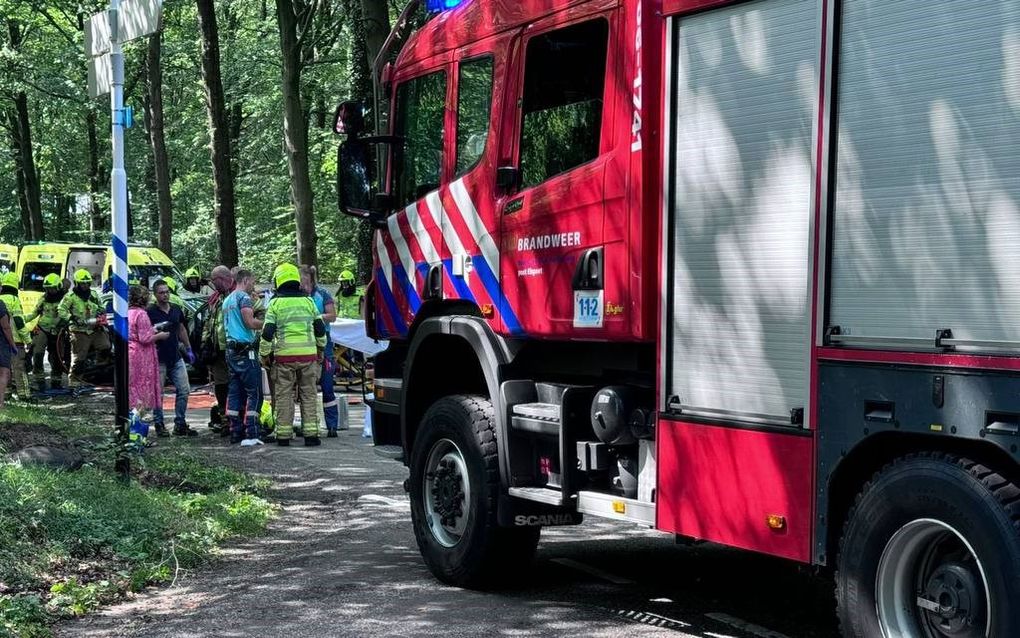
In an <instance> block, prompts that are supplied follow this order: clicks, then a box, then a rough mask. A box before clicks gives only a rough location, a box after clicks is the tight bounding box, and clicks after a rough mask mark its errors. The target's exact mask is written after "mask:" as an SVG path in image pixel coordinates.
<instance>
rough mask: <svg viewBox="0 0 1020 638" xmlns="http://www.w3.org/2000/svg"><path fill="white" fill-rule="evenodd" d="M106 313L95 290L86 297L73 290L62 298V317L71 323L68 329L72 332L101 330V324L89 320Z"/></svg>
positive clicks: (90, 332) (60, 310) (60, 313)
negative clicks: (83, 297)
mask: <svg viewBox="0 0 1020 638" xmlns="http://www.w3.org/2000/svg"><path fill="white" fill-rule="evenodd" d="M105 314H106V309H105V308H104V307H103V303H102V302H101V301H99V295H97V294H96V291H94V290H90V291H89V296H88V298H86V299H82V298H81V297H79V296H78V293H76V292H75V291H74V290H72V291H71V292H69V293H67V294H66V295H64V298H63V299H61V300H60V307H59V315H60V318H61V320H63V321H66V322H67V323H68V324H70V325H69V326H68V330H70V331H71V332H81V333H84V334H92V333H93V332H96V331H97V330H99V326H97V325H96V324H95V323H91V324H90V323H89V321H91V320H92V319H98V318H99V316H100V315H105Z"/></svg>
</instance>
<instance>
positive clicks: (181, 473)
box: [0, 406, 275, 638]
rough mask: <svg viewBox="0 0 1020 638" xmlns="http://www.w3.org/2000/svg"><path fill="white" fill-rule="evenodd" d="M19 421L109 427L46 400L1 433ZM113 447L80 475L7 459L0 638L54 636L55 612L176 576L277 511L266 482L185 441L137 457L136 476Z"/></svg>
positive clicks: (1, 512)
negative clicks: (121, 466) (197, 454)
mask: <svg viewBox="0 0 1020 638" xmlns="http://www.w3.org/2000/svg"><path fill="white" fill-rule="evenodd" d="M15 423H17V424H22V425H24V424H25V423H33V424H38V427H39V428H41V431H43V430H42V429H49V430H52V431H56V432H58V433H59V434H61V435H62V436H64V437H67V438H69V439H70V438H74V437H82V436H88V435H92V436H93V437H95V435H96V434H97V432H100V431H101V430H100V429H98V428H97V427H96V426H95V424H94V423H93V424H92V425H91V427H88V425H87V424H86V423H76V422H75V419H74V417H70V418H68V417H67V416H66V415H62V414H59V413H55V412H53V411H51V410H48V409H46V408H35V407H31V408H22V407H20V406H12V407H11V408H5V410H4V411H3V412H2V413H0V432H2V431H3V428H4V425H5V424H15ZM43 424H45V425H43ZM52 431H51V432H47V435H48V436H52V434H53V432H52ZM0 445H2V443H0ZM2 452H3V450H2V449H0V453H2ZM150 452H156V450H152V451H150ZM114 453H115V446H113V445H106V446H103V445H100V446H98V447H97V448H96V449H95V451H94V452H92V453H91V455H90V454H87V455H86V456H87V462H86V465H85V466H84V467H83V468H82V469H81V470H79V471H76V472H60V471H54V470H50V469H45V468H41V467H38V466H27V465H26V466H22V465H19V464H13V463H5V462H3V461H2V460H0V637H6V636H25V637H28V638H35V637H38V636H48V635H49V629H48V625H49V624H50V623H52V622H53V621H54V620H56V619H57V618H61V617H66V616H74V615H81V614H86V613H88V612H90V611H92V610H94V609H96V608H97V607H99V606H100V605H102V604H104V603H108V602H111V601H113V600H115V599H117V598H119V597H121V596H123V595H124V594H125V593H127V592H134V591H138V590H140V589H142V588H144V587H146V586H147V585H151V584H157V583H166V582H170V581H173V580H174V579H175V578H176V577H177V576H178V575H179V574H180V571H181V570H185V569H190V568H194V567H195V566H197V565H200V564H202V563H203V562H206V561H208V560H209V559H210V558H211V557H213V556H214V555H215V553H216V549H217V546H218V545H219V544H222V543H223V542H224V541H226V540H228V539H230V538H235V537H247V536H255V535H258V534H261V533H263V532H264V530H265V528H266V525H267V524H268V522H269V521H270V520H271V519H272V517H273V516H274V514H275V507H274V506H273V505H272V504H271V503H269V502H268V501H267V500H266V499H265V498H263V496H262V495H263V494H265V492H266V490H267V487H268V482H266V481H264V480H261V479H255V478H253V477H251V476H249V475H246V474H244V473H242V472H239V471H237V470H234V469H231V468H225V467H218V466H213V465H209V464H206V463H204V462H202V461H201V460H198V459H195V458H193V457H191V456H189V455H188V453H187V450H186V448H184V449H174V448H172V447H168V448H167V449H158V453H152V454H150V453H148V452H147V455H146V457H144V458H138V457H136V458H135V459H134V460H133V461H134V463H133V464H134V466H135V470H136V471H135V473H134V478H133V480H131V481H130V483H126V484H125V483H124V482H122V481H121V480H120V479H119V477H118V476H117V475H116V474H115V473H114V472H113V464H112V462H111V461H112V458H113V454H114Z"/></svg>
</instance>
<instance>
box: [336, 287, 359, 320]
mask: <svg viewBox="0 0 1020 638" xmlns="http://www.w3.org/2000/svg"><path fill="white" fill-rule="evenodd" d="M364 294H365V289H364V288H363V287H359V288H358V289H357V290H355V291H354V294H353V295H351V296H350V297H344V296H343V295H342V294H340V292H339V291H337V293H336V298H335V300H336V316H337V317H340V318H342V319H361V318H362V312H361V310H359V309H358V301H359V300H360V299H361V297H362V295H364Z"/></svg>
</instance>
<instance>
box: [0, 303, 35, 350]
mask: <svg viewBox="0 0 1020 638" xmlns="http://www.w3.org/2000/svg"><path fill="white" fill-rule="evenodd" d="M0 301H2V302H4V305H5V306H7V312H8V313H9V314H10V315H11V328H12V330H11V332H13V333H14V343H15V345H19V344H26V343H31V341H32V335H31V333H29V331H28V330H27V329H26V328H25V323H26V322H25V313H24V312H23V311H22V309H21V302H20V301H18V295H12V294H3V295H0Z"/></svg>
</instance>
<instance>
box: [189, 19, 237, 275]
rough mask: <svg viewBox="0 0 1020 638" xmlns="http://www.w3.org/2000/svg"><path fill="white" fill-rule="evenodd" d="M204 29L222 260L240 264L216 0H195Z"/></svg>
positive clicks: (204, 71)
mask: <svg viewBox="0 0 1020 638" xmlns="http://www.w3.org/2000/svg"><path fill="white" fill-rule="evenodd" d="M196 2H197V5H198V23H199V26H200V28H201V30H202V79H203V82H204V83H205V102H206V108H207V110H208V113H209V136H210V137H211V138H212V151H211V154H212V166H213V183H214V191H215V201H214V212H215V216H216V230H217V232H218V235H219V237H218V239H219V261H220V263H221V264H224V265H226V266H236V265H237V261H238V260H237V219H236V216H235V212H234V175H233V171H232V169H231V163H230V130H229V126H228V123H227V114H226V100H225V98H224V96H223V81H222V79H221V78H220V43H219V33H218V30H217V27H216V11H215V8H214V7H213V0H196Z"/></svg>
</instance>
